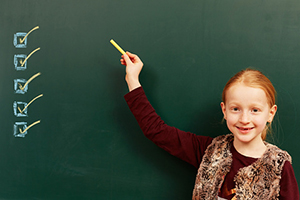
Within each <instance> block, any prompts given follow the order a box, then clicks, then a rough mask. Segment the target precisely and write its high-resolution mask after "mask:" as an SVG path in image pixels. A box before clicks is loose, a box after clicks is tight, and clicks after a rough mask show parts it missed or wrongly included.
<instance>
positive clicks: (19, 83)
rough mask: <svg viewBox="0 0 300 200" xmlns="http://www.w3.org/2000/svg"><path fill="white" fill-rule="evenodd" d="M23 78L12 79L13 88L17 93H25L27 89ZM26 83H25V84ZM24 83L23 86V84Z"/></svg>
mask: <svg viewBox="0 0 300 200" xmlns="http://www.w3.org/2000/svg"><path fill="white" fill-rule="evenodd" d="M26 83H27V81H26V80H25V79H15V80H14V90H15V93H17V94H25V93H26V92H27V91H28V84H26ZM25 84H26V85H25ZM23 85H25V86H23Z"/></svg>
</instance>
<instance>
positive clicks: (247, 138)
mask: <svg viewBox="0 0 300 200" xmlns="http://www.w3.org/2000/svg"><path fill="white" fill-rule="evenodd" d="M233 135H234V139H236V140H238V141H240V142H242V143H250V142H252V141H257V139H258V138H259V139H260V140H262V138H261V134H253V133H252V134H251V133H248V134H242V133H233Z"/></svg>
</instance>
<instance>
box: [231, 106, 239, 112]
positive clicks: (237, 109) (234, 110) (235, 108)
mask: <svg viewBox="0 0 300 200" xmlns="http://www.w3.org/2000/svg"><path fill="white" fill-rule="evenodd" d="M239 110H240V109H239V108H238V107H234V108H232V111H233V112H238V111H239Z"/></svg>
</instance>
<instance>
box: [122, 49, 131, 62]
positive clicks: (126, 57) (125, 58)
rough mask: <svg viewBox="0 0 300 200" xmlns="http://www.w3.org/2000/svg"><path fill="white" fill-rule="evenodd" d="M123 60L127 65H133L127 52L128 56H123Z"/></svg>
mask: <svg viewBox="0 0 300 200" xmlns="http://www.w3.org/2000/svg"><path fill="white" fill-rule="evenodd" d="M123 58H124V60H125V62H126V64H129V63H132V61H131V60H130V58H129V56H128V55H127V52H126V54H123Z"/></svg>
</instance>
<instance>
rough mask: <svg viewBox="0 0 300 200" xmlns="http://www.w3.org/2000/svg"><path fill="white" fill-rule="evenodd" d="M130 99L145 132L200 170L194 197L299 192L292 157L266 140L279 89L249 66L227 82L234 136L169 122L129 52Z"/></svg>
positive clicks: (294, 195)
mask: <svg viewBox="0 0 300 200" xmlns="http://www.w3.org/2000/svg"><path fill="white" fill-rule="evenodd" d="M121 64H123V65H126V77H125V79H126V82H127V85H128V88H129V91H130V92H129V93H128V94H126V95H125V99H126V101H127V103H128V105H129V108H130V110H131V112H132V113H133V114H134V116H135V118H136V119H137V121H138V123H139V125H140V127H141V129H142V131H143V133H144V134H145V136H146V137H147V138H149V139H150V140H152V141H153V142H154V143H155V144H156V145H158V146H159V147H161V148H163V149H165V150H166V151H168V152H169V153H170V154H172V155H174V156H177V157H178V158H180V159H182V160H184V161H186V162H188V163H190V164H192V165H194V166H195V167H196V168H198V173H197V176H196V181H195V187H194V190H193V199H194V200H198V199H203V200H210V199H212V200H213V199H218V200H222V199H240V200H245V199H257V200H267V199H288V200H298V199H299V191H298V185H297V182H296V178H295V175H294V171H293V168H292V165H291V157H290V155H289V154H288V153H287V152H286V151H283V150H281V149H279V148H278V147H276V146H274V145H272V144H269V143H267V142H265V141H264V140H265V138H266V134H267V131H268V130H269V129H270V124H271V122H272V120H273V118H274V116H275V114H276V111H277V106H276V105H275V89H274V87H273V85H272V83H271V82H270V80H269V79H268V78H267V77H265V76H264V75H263V74H262V73H261V72H259V71H256V70H251V69H247V70H244V71H241V72H239V73H237V74H236V75H235V76H234V77H232V78H231V79H230V80H229V81H228V83H227V84H226V86H225V88H224V90H223V94H222V100H223V101H222V103H221V108H222V112H223V114H224V119H225V120H226V123H227V126H228V128H229V130H230V131H231V134H228V135H222V136H219V137H216V138H211V137H206V136H198V135H195V134H192V133H189V132H184V131H181V130H179V129H176V128H174V127H170V126H168V125H166V124H165V123H164V122H163V121H162V120H161V118H160V117H159V116H158V115H157V114H156V112H155V110H154V109H153V107H152V106H151V105H150V103H149V101H148V100H147V97H146V96H145V93H144V91H143V88H142V87H141V84H140V82H139V74H140V72H141V70H142V67H143V63H142V61H141V60H140V59H139V57H138V56H137V55H134V54H131V53H129V52H126V54H124V55H123V56H122V59H121Z"/></svg>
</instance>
